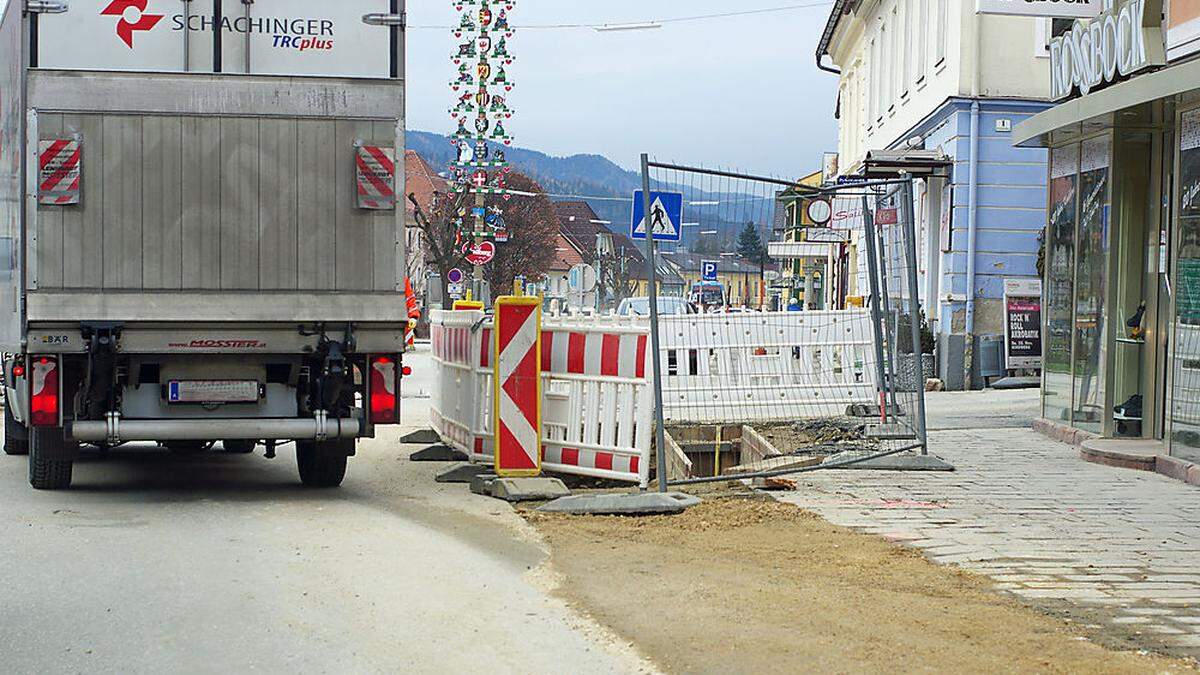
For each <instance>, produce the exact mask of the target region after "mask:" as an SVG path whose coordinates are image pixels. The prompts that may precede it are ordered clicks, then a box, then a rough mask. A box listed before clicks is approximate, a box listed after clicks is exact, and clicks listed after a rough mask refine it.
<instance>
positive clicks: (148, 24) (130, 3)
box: [100, 0, 163, 49]
mask: <svg viewBox="0 0 1200 675" xmlns="http://www.w3.org/2000/svg"><path fill="white" fill-rule="evenodd" d="M148 3H149V0H113V1H112V2H110V3H109V4H108V7H105V8H104V10H103V11H102V12H100V14H101V15H102V16H119V17H121V20H120V21H118V22H117V36H118V37H120V38H121V40H122V41H123V42H124V43H125V44H126V45H128V46H129V48H130V49H133V34H134V33H136V32H138V31H147V30H150V29H152V28H154V27H155V26H157V25H158V22H159V21H162V20H163V15H162V14H147V13H146V5H147V4H148Z"/></svg>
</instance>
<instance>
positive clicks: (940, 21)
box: [817, 0, 1051, 389]
mask: <svg viewBox="0 0 1200 675" xmlns="http://www.w3.org/2000/svg"><path fill="white" fill-rule="evenodd" d="M974 5H975V3H974V2H967V1H965V0H837V1H836V2H834V7H833V11H832V13H831V15H830V17H829V21H828V22H827V24H826V27H825V31H824V33H823V34H822V37H821V41H820V44H819V46H818V49H817V59H818V64H819V66H820V67H821V68H823V69H825V70H829V71H831V72H834V73H836V74H837V76H838V78H839V88H838V106H837V116H838V120H839V124H838V130H839V131H838V154H839V161H838V173H839V175H840V177H841V178H842V179H843V180H845V179H848V178H852V177H854V176H858V175H862V174H865V173H872V174H873V175H880V174H879V173H878V171H877V170H875V169H873V166H872V157H873V156H876V155H887V157H888V160H889V161H888V162H887V163H888V164H889V165H891V166H898V167H900V168H903V167H904V166H905V158H906V156H907V155H909V154H911V155H917V154H920V156H921V158H922V161H921V162H920V164H921V166H922V168H924V169H927V168H928V167H929V165H930V161H929V159H930V158H936V159H937V160H938V161H937V162H935V163H936V164H938V168H937V170H933V171H918V170H915V169H914V170H912V171H911V173H912V175H914V176H916V177H918V178H919V180H918V181H917V186H916V191H915V204H914V214H915V217H916V219H917V225H918V237H919V239H918V241H919V252H918V256H919V261H918V270H919V282H920V295H921V299H922V304H923V305H924V307H925V311H926V313H927V315H928V317H929V320H930V324H931V327H932V329H933V330H934V332H935V334H936V336H937V338H938V351H939V359H938V362H939V374H940V376H941V377H942V378H943V380H945V382H946V385H947V387H948V388H951V389H961V388H969V387H972V386H980V385H981V384H982V382H983V378H982V377H981V376H980V372H979V368H978V366H979V361H980V359H979V357H978V353H977V350H976V348H975V345H976V344H977V343H978V342H979V338H980V337H981V336H988V335H992V336H1002V335H1003V333H1004V326H1003V311H1002V309H1003V293H1004V290H1003V289H1004V281H1005V280H1006V279H1036V278H1038V271H1037V258H1038V253H1037V252H1038V248H1039V243H1038V238H1039V235H1040V232H1041V229H1042V225H1043V222H1044V220H1045V210H1046V198H1045V195H1046V181H1045V176H1046V151H1045V150H1044V149H1041V148H1029V147H1015V146H1014V145H1013V143H1012V128H1013V127H1014V126H1016V125H1018V124H1020V123H1021V122H1022V121H1024V120H1026V119H1028V118H1029V117H1031V116H1033V115H1035V114H1037V113H1039V112H1040V111H1042V110H1045V109H1046V108H1047V107H1049V105H1050V103H1049V101H1048V97H1049V92H1050V84H1049V49H1048V44H1049V36H1050V31H1051V23H1050V21H1049V20H1044V19H1036V18H1029V17H1012V16H993V15H979V14H976V13H975V12H974ZM851 258H852V259H853V258H854V256H851ZM856 291H859V292H865V291H861V289H850V290H849V294H850V295H856V294H858V293H857V292H856Z"/></svg>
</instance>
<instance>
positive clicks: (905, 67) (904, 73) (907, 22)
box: [897, 0, 913, 98]
mask: <svg viewBox="0 0 1200 675" xmlns="http://www.w3.org/2000/svg"><path fill="white" fill-rule="evenodd" d="M900 8H901V9H902V10H903V11H904V40H903V41H902V42H903V44H902V45H901V47H900V64H901V75H900V97H901V98H903V97H905V96H907V95H908V87H909V83H910V82H912V62H913V57H912V50H911V49H905V48H904V47H905V46H906V45H908V44H909V43H910V42H911V41H912V39H913V22H912V15H913V8H912V4H911V3H909V2H907V0H905V1H904V2H902V3H901V4H900ZM897 42H901V41H899V40H898V41H897Z"/></svg>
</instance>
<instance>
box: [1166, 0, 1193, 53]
mask: <svg viewBox="0 0 1200 675" xmlns="http://www.w3.org/2000/svg"><path fill="white" fill-rule="evenodd" d="M1166 10H1167V58H1169V59H1172V60H1174V59H1177V58H1180V57H1182V56H1187V55H1188V54H1194V53H1196V52H1198V51H1200V0H1169V1H1168V2H1167V3H1166Z"/></svg>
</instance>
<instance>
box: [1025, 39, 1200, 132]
mask: <svg viewBox="0 0 1200 675" xmlns="http://www.w3.org/2000/svg"><path fill="white" fill-rule="evenodd" d="M1193 89H1200V60H1198V61H1189V62H1187V63H1181V64H1179V65H1177V66H1170V67H1167V68H1163V69H1162V70H1158V71H1156V72H1153V73H1150V74H1148V75H1137V76H1134V77H1133V78H1131V79H1129V80H1126V81H1124V82H1121V83H1119V84H1114V85H1113V86H1111V87H1108V88H1106V89H1102V90H1100V91H1098V92H1095V93H1093V94H1088V95H1087V96H1081V97H1079V98H1077V99H1074V100H1071V101H1066V102H1064V103H1060V104H1059V105H1056V106H1054V107H1053V108H1050V109H1049V110H1045V111H1043V112H1040V113H1038V114H1037V115H1034V116H1033V117H1030V118H1029V119H1027V120H1025V121H1024V122H1021V123H1020V124H1018V125H1017V126H1016V128H1015V129H1013V145H1018V146H1022V147H1027V148H1044V147H1049V145H1050V133H1051V132H1053V131H1058V130H1060V129H1065V128H1068V127H1071V126H1073V125H1076V124H1082V123H1084V122H1087V121H1089V120H1093V119H1095V118H1097V117H1101V116H1103V115H1109V114H1112V113H1115V112H1117V111H1118V110H1124V109H1126V108H1132V107H1134V106H1136V105H1140V104H1142V103H1146V102H1148V101H1154V100H1157V99H1160V98H1167V97H1169V96H1176V95H1178V94H1182V93H1185V92H1188V91H1191V90H1193Z"/></svg>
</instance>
